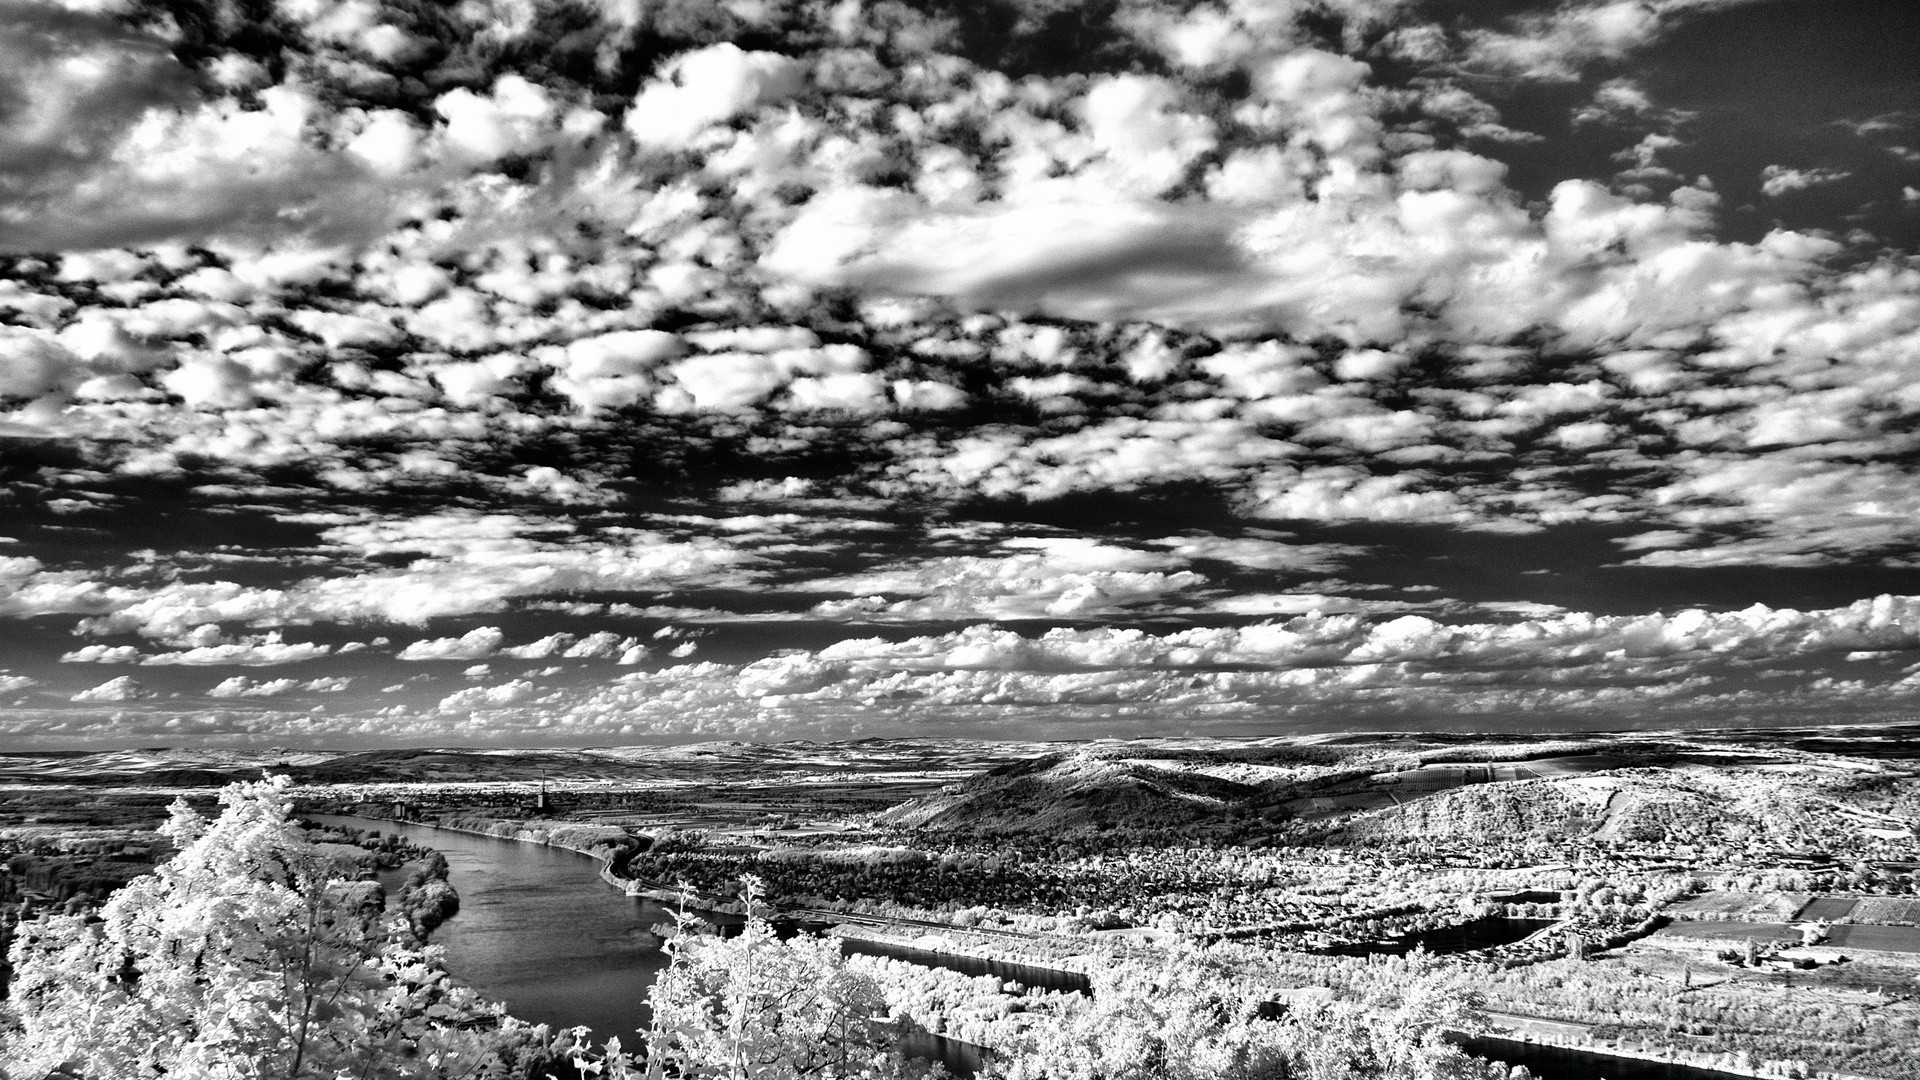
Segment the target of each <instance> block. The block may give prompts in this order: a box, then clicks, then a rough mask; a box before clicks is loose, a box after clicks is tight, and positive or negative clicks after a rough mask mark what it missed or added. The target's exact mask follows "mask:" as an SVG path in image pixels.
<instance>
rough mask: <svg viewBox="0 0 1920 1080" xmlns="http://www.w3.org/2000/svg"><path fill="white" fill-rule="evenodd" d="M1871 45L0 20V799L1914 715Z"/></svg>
mask: <svg viewBox="0 0 1920 1080" xmlns="http://www.w3.org/2000/svg"><path fill="white" fill-rule="evenodd" d="M1916 372H1920V5H1912V4H1901V3H1891V2H1886V0H1865V2H1863V0H1820V2H1817V3H1816V2H1813V0H1618V2H1614V0H1568V2H1566V3H1562V4H1558V5H1555V4H1537V3H1521V2H1505V0H1482V2H1443V0H1426V2H1421V0H1264V2H1252V0H1203V2H1200V3H1191V2H1187V0H1179V2H1159V3H1155V2H1147V0H1087V2H1077V0H838V2H791V0H733V2H721V0H597V2H595V0H567V2H556V0H463V2H460V3H451V2H449V3H440V2H437V0H231V2H204V0H179V2H175V3H165V4H162V3H151V2H146V0H0V750H6V749H14V750H27V749H75V750H88V749H107V748H118V747H139V746H158V745H170V746H222V745H233V746H253V747H275V746H285V747H342V748H345V747H358V746H377V745H498V746H534V745H609V744H638V743H649V742H684V741H704V740H716V739H786V738H809V739H850V738H864V737H885V736H967V737H984V738H995V737H999V738H1065V739H1073V738H1097V737H1106V736H1132V735H1157V734H1189V733H1191V734H1198V735H1274V734H1286V733H1294V732H1308V731H1341V730H1379V729H1451V730H1481V729H1484V730H1500V731H1529V730H1539V731H1542V732H1548V731H1565V730H1592V729H1621V728H1649V727H1707V726H1746V725H1785V724H1808V723H1830V722H1866V721H1874V720H1895V719H1909V718H1912V717H1913V716H1914V715H1915V713H1916V703H1917V702H1920V379H1916V378H1915V375H1916Z"/></svg>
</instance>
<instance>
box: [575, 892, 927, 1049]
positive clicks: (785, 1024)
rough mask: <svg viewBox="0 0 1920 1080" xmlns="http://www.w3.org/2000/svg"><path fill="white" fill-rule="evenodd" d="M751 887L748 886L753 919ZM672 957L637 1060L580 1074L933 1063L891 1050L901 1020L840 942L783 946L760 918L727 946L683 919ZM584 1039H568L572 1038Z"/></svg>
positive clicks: (652, 999)
mask: <svg viewBox="0 0 1920 1080" xmlns="http://www.w3.org/2000/svg"><path fill="white" fill-rule="evenodd" d="M757 888H758V882H757V881H754V880H752V879H749V881H748V888H747V891H746V900H747V908H748V911H749V912H753V911H754V909H755V903H756V900H757ZM662 947H663V948H664V949H666V951H667V952H668V954H669V955H670V957H671V960H670V962H669V963H668V965H667V968H666V970H664V971H662V972H661V973H660V975H659V977H658V978H657V979H656V980H655V981H654V984H653V988H652V990H651V991H650V992H649V994H648V999H647V1000H648V1004H649V1005H650V1006H651V1008H652V1012H653V1019H652V1021H651V1023H650V1024H649V1026H648V1027H647V1029H646V1030H645V1031H644V1032H642V1035H643V1042H642V1046H641V1049H640V1052H639V1053H638V1054H637V1055H629V1054H626V1053H623V1052H622V1051H621V1049H620V1045H619V1042H618V1041H617V1040H616V1041H613V1042H611V1043H609V1044H608V1046H607V1048H606V1050H605V1051H604V1052H603V1053H602V1054H600V1055H598V1060H594V1059H593V1058H594V1055H591V1054H589V1053H586V1052H584V1051H583V1052H582V1053H581V1055H580V1057H579V1058H577V1059H576V1062H575V1064H576V1067H577V1068H579V1069H580V1070H581V1071H582V1072H603V1073H604V1075H605V1076H607V1077H608V1078H609V1080H640V1078H645V1080H663V1078H666V1077H673V1078H675V1080H905V1078H911V1077H924V1076H926V1075H928V1074H929V1073H932V1074H935V1075H944V1071H943V1070H940V1069H938V1067H937V1066H932V1067H930V1066H928V1065H927V1064H926V1063H924V1062H915V1061H911V1060H909V1059H907V1058H905V1057H904V1056H903V1055H902V1054H900V1052H899V1051H898V1050H896V1049H895V1044H896V1043H897V1041H898V1039H899V1037H900V1035H901V1034H902V1033H903V1031H904V1022H902V1021H897V1020H894V1019H892V1018H890V1016H889V1008H888V1005H887V1001H886V997H885V996H884V994H883V993H882V992H881V989H880V986H879V984H878V983H876V982H875V981H874V980H873V979H872V978H871V977H869V976H867V975H864V974H862V973H860V972H857V971H854V970H852V969H851V968H849V967H848V966H847V962H846V957H844V956H843V955H841V952H840V945H839V942H837V941H834V940H832V939H829V938H814V937H806V936H802V937H797V938H794V939H793V940H791V941H781V940H780V939H779V937H778V936H776V935H775V934H774V932H773V928H772V927H771V926H769V925H768V924H767V923H766V922H765V921H764V920H763V919H761V918H760V917H759V916H758V915H757V914H750V915H749V918H748V920H747V924H746V926H745V927H744V928H742V930H741V932H740V934H739V935H738V936H736V937H732V938H723V937H720V936H719V935H717V934H713V933H710V932H705V931H704V930H703V928H702V927H701V926H700V924H699V922H698V920H695V919H691V918H687V917H684V916H683V917H682V919H681V924H680V926H679V927H678V928H677V929H676V930H675V932H673V933H672V934H670V935H669V936H668V938H667V940H666V942H665V943H664V944H663V946H662ZM582 1034H583V1033H578V1032H577V1033H576V1036H577V1037H579V1036H580V1035H582Z"/></svg>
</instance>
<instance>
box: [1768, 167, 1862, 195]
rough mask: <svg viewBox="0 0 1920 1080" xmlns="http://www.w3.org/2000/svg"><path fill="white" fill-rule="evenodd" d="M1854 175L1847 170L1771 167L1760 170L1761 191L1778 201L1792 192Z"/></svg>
mask: <svg viewBox="0 0 1920 1080" xmlns="http://www.w3.org/2000/svg"><path fill="white" fill-rule="evenodd" d="M1852 175H1853V174H1852V173H1850V172H1848V171H1846V170H1845V169H1828V168H1817V169H1793V168H1788V167H1787V166H1785V165H1769V166H1767V167H1766V168H1764V169H1762V170H1760V190H1761V191H1762V192H1763V193H1765V194H1766V196H1767V197H1768V198H1771V199H1777V198H1779V197H1781V196H1782V195H1786V194H1788V193H1790V192H1795V191H1805V190H1806V189H1807V188H1810V187H1817V186H1819V185H1821V184H1831V183H1835V182H1837V181H1840V180H1845V179H1846V178H1847V177H1849V176H1852Z"/></svg>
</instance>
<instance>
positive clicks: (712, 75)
mask: <svg viewBox="0 0 1920 1080" xmlns="http://www.w3.org/2000/svg"><path fill="white" fill-rule="evenodd" d="M805 79H806V68H805V67H804V66H803V65H801V64H800V63H799V62H798V61H796V60H794V59H792V58H790V57H786V56H782V55H780V54H779V53H771V52H750V51H747V50H743V49H741V48H740V47H739V46H737V45H733V44H731V43H728V42H721V43H720V44H718V45H709V46H707V47H706V48H704V49H696V50H694V51H692V52H689V53H683V54H681V55H680V56H678V57H675V58H674V59H673V60H672V61H670V62H669V63H668V64H667V65H666V66H665V68H664V69H663V70H662V71H661V73H660V77H659V78H657V79H655V80H653V81H651V82H649V83H648V84H647V85H646V86H644V87H642V88H641V90H640V93H639V95H638V96H636V97H635V98H634V101H633V106H632V107H631V108H630V109H628V111H627V119H626V127H627V131H628V132H629V133H631V134H632V135H633V137H634V140H635V141H636V142H638V143H640V145H642V146H645V147H650V148H656V149H661V150H678V149H684V148H685V147H687V146H688V145H689V144H690V143H692V141H693V140H694V138H695V137H696V136H698V135H699V134H700V132H701V131H702V130H704V129H705V128H707V127H708V126H709V125H712V124H716V123H719V122H720V121H722V120H730V119H732V118H733V117H736V116H739V115H741V114H742V113H745V112H747V111H749V110H751V109H754V108H757V107H759V106H761V105H767V104H771V103H774V102H778V101H781V100H783V99H785V98H788V97H791V96H792V95H794V94H795V93H798V92H799V90H800V89H801V87H802V86H803V85H804V82H805Z"/></svg>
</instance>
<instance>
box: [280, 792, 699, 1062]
mask: <svg viewBox="0 0 1920 1080" xmlns="http://www.w3.org/2000/svg"><path fill="white" fill-rule="evenodd" d="M307 816H308V817H310V818H311V819H312V820H314V821H319V822H325V823H327V824H335V825H346V826H351V827H353V828H356V829H375V830H378V831H380V832H383V833H399V834H400V835H401V836H404V837H406V838H407V839H408V840H411V841H413V842H414V843H416V844H419V845H421V846H423V847H430V848H433V849H435V850H437V851H439V852H440V853H441V854H442V855H445V856H446V857H447V880H448V882H449V883H450V884H452V886H453V887H454V889H456V890H457V891H458V892H459V893H460V913H459V914H458V915H456V916H454V917H453V918H452V919H449V920H447V922H446V924H445V925H443V926H441V927H440V928H439V929H438V930H436V931H434V933H433V943H434V944H435V945H438V946H440V947H441V948H443V949H445V950H446V962H447V970H448V971H449V972H452V973H453V976H454V977H455V978H456V979H458V980H459V981H460V982H462V983H464V984H466V985H468V986H471V987H473V988H474V989H476V990H479V991H481V992H482V993H484V994H486V995H487V996H488V997H490V998H493V999H495V1000H497V1001H501V1002H504V1003H505V1004H506V1006H507V1011H508V1012H510V1013H512V1014H513V1015H514V1016H517V1017H519V1018H520V1019H522V1020H526V1021H529V1022H532V1023H536V1024H548V1025H550V1026H552V1027H553V1028H554V1029H555V1030H559V1029H562V1028H570V1027H576V1026H582V1025H584V1026H586V1027H590V1028H592V1029H593V1031H594V1037H595V1040H596V1041H600V1042H604V1041H606V1040H607V1039H609V1038H613V1037H615V1036H619V1037H620V1039H621V1041H623V1042H626V1043H628V1044H631V1043H632V1041H633V1040H632V1033H633V1032H634V1031H635V1030H636V1029H638V1028H639V1027H640V1026H641V1025H642V1024H643V1023H645V1022H646V996H647V988H648V987H650V986H652V985H653V979H654V975H655V974H657V973H658V972H659V971H660V970H661V969H662V968H664V967H666V965H667V958H666V955H665V954H664V953H662V952H661V951H660V950H659V949H658V948H656V947H655V939H654V938H653V937H652V936H651V931H652V930H653V928H654V927H656V926H659V925H660V924H662V923H666V922H670V921H671V918H672V916H671V913H670V912H669V911H668V910H667V909H666V908H665V907H664V906H662V905H661V904H659V903H656V902H655V901H652V900H644V899H641V898H639V897H630V896H625V895H623V894H622V893H620V892H619V891H618V890H615V889H613V888H610V887H609V886H608V885H607V883H606V882H604V881H602V880H600V873H599V864H598V863H596V862H595V861H594V860H593V859H590V858H587V857H585V856H582V855H580V854H578V853H576V852H572V851H566V850H563V849H561V848H550V847H543V846H541V845H539V844H524V843H520V842H518V841H514V840H499V839H495V838H494V837H490V836H478V835H475V834H473V833H465V832H457V831H454V830H452V829H436V828H433V827H431V826H426V825H408V824H404V823H401V822H396V821H372V820H368V819H366V818H355V817H337V816H333V815H327V814H310V815H307Z"/></svg>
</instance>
